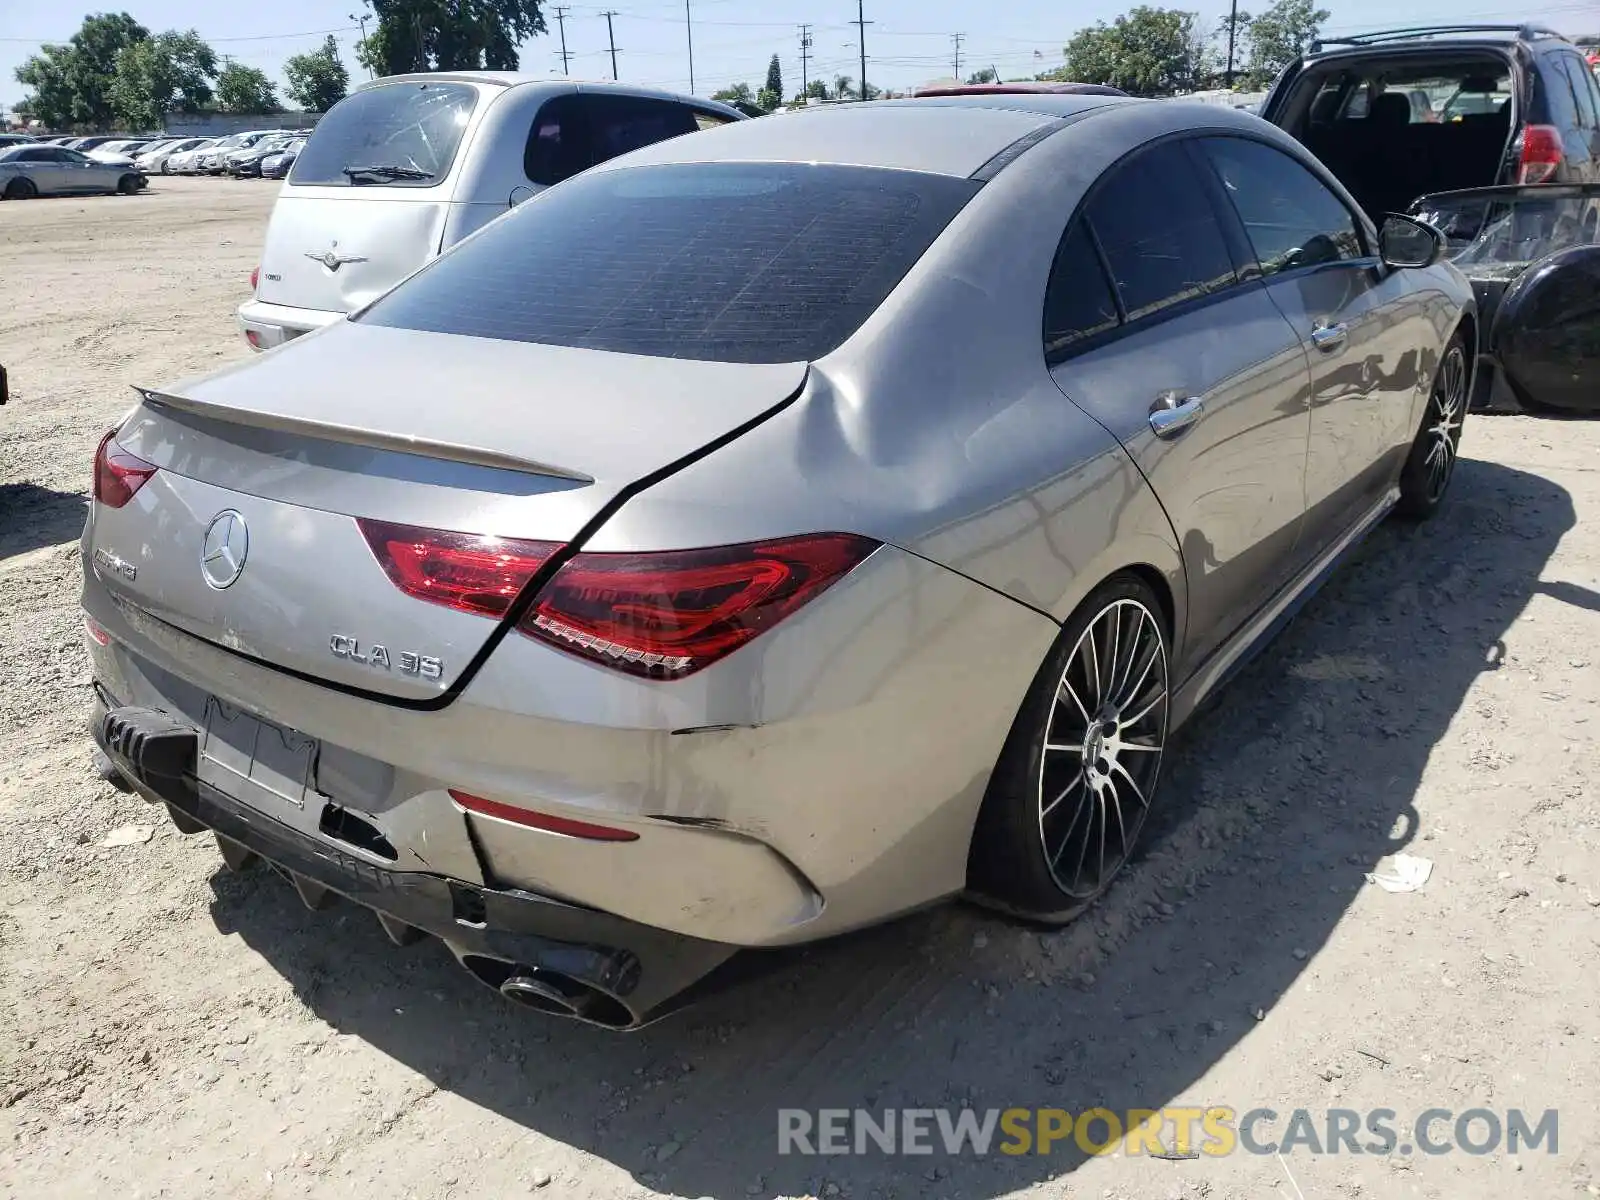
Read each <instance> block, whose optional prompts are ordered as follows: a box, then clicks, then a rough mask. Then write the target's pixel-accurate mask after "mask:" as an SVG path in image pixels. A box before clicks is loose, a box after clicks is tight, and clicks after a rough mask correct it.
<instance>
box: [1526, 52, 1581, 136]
mask: <svg viewBox="0 0 1600 1200" xmlns="http://www.w3.org/2000/svg"><path fill="white" fill-rule="evenodd" d="M1534 77H1535V78H1536V79H1537V80H1538V81H1539V84H1538V86H1539V90H1540V91H1541V92H1542V93H1543V94H1544V103H1545V108H1546V109H1547V111H1548V114H1549V115H1548V117H1547V120H1548V121H1549V123H1550V124H1551V125H1554V126H1555V127H1556V128H1557V129H1561V130H1568V129H1575V128H1577V125H1578V100H1577V97H1576V96H1574V95H1573V94H1572V80H1570V79H1568V78H1567V73H1566V72H1565V71H1563V70H1562V69H1561V60H1560V57H1559V56H1551V57H1549V58H1545V59H1542V60H1541V61H1540V63H1539V69H1538V70H1537V71H1535V72H1534Z"/></svg>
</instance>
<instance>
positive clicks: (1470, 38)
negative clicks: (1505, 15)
mask: <svg viewBox="0 0 1600 1200" xmlns="http://www.w3.org/2000/svg"><path fill="white" fill-rule="evenodd" d="M1566 40H1567V39H1566V37H1565V36H1563V35H1562V34H1560V33H1558V32H1557V31H1556V30H1554V29H1551V28H1550V27H1549V26H1547V25H1539V24H1534V23H1530V22H1524V23H1522V24H1519V25H1418V26H1412V27H1408V28H1403V29H1378V30H1373V31H1372V32H1370V33H1354V34H1350V35H1349V36H1347V37H1339V38H1327V37H1325V38H1319V39H1317V40H1315V41H1313V42H1312V43H1311V48H1310V51H1309V53H1307V55H1306V61H1320V60H1322V59H1325V58H1333V57H1346V56H1350V55H1365V54H1372V53H1374V52H1376V53H1380V54H1388V53H1396V52H1404V51H1408V50H1418V49H1430V50H1431V49H1433V48H1434V47H1450V48H1451V49H1459V48H1462V47H1465V48H1469V49H1470V48H1474V47H1479V48H1490V49H1497V50H1504V49H1506V48H1508V47H1510V46H1513V45H1515V44H1517V43H1518V42H1535V41H1558V42H1565V41H1566Z"/></svg>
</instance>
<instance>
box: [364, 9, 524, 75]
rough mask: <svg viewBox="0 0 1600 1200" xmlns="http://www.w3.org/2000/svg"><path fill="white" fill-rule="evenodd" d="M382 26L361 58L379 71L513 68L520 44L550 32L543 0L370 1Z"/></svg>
mask: <svg viewBox="0 0 1600 1200" xmlns="http://www.w3.org/2000/svg"><path fill="white" fill-rule="evenodd" d="M365 3H366V5H367V7H368V8H370V9H371V10H372V13H373V16H375V17H376V18H377V19H378V27H377V29H376V30H375V31H374V32H373V33H372V35H371V36H370V37H368V38H367V40H366V42H365V44H364V45H363V46H362V48H361V50H360V53H359V57H360V59H361V62H362V65H363V66H366V67H369V68H371V69H372V70H373V71H375V72H376V73H377V74H379V75H399V74H403V73H404V72H407V71H430V70H432V71H473V70H490V71H514V70H516V69H517V65H518V59H517V43H519V42H522V41H524V40H526V39H528V38H530V37H532V36H533V35H534V34H537V33H543V32H545V21H544V12H543V10H542V8H541V0H365Z"/></svg>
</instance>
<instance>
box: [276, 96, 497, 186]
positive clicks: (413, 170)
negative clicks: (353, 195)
mask: <svg viewBox="0 0 1600 1200" xmlns="http://www.w3.org/2000/svg"><path fill="white" fill-rule="evenodd" d="M477 103H478V93H477V90H476V89H474V88H472V87H470V86H468V85H467V84H464V83H392V84H386V85H384V86H383V87H376V88H371V89H369V90H367V91H361V92H354V93H352V94H351V95H349V96H346V97H345V98H344V99H343V100H341V101H339V103H337V104H335V105H334V106H333V107H332V108H331V109H329V110H328V113H327V115H326V116H324V117H323V118H322V120H321V121H319V122H317V128H316V130H315V131H314V132H313V133H312V135H311V137H310V138H308V139H307V141H306V146H305V149H304V150H303V151H302V152H301V154H300V157H299V158H298V159H296V160H295V164H294V170H293V171H292V172H291V173H290V175H289V182H290V183H300V184H313V185H316V186H319V187H322V186H334V187H343V186H356V187H370V186H380V187H433V186H435V185H436V184H438V183H439V181H440V180H442V179H443V178H444V177H445V175H446V174H447V173H448V172H449V170H450V164H451V162H452V161H454V159H455V156H456V148H457V147H458V146H459V145H460V144H461V134H462V132H463V131H464V130H465V129H466V126H467V118H469V117H470V116H471V115H472V110H473V108H474V107H476V105H477Z"/></svg>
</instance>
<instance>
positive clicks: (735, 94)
mask: <svg viewBox="0 0 1600 1200" xmlns="http://www.w3.org/2000/svg"><path fill="white" fill-rule="evenodd" d="M711 98H712V99H713V100H720V101H722V102H723V103H724V104H732V103H734V102H735V101H739V102H740V103H743V104H754V103H755V102H756V96H755V93H754V92H752V91H751V90H750V85H749V84H748V83H736V84H734V85H733V86H731V87H725V88H723V89H722V90H721V91H719V92H712V93H711Z"/></svg>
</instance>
